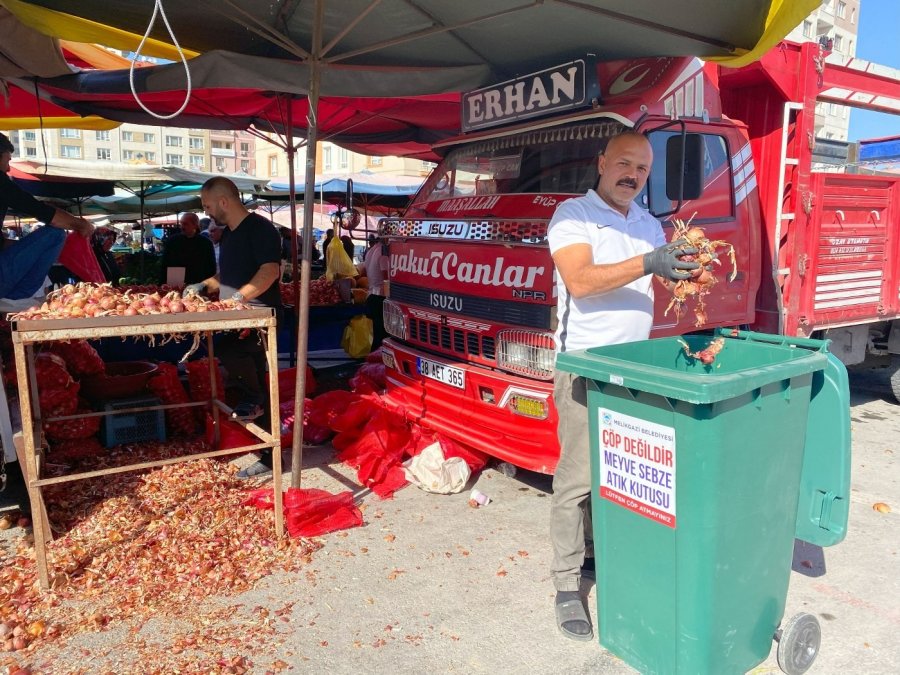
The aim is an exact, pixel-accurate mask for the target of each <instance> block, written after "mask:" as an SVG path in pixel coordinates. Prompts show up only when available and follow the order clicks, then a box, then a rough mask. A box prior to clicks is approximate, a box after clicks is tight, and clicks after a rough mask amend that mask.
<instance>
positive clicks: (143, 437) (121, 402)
mask: <svg viewBox="0 0 900 675" xmlns="http://www.w3.org/2000/svg"><path fill="white" fill-rule="evenodd" d="M160 403H161V402H160V400H159V399H158V398H156V397H153V396H141V397H136V398H120V399H116V400H115V401H109V402H107V403H106V405H105V406H104V410H106V411H107V412H112V411H115V410H126V409H128V408H141V407H147V406H155V405H160ZM100 433H101V436H102V439H103V445H104V446H106V447H107V448H111V447H113V446H114V445H122V444H124V443H140V442H142V441H165V440H166V416H165V411H163V410H139V411H136V412H127V413H120V414H118V415H107V416H106V417H104V418H103V425H102V428H101V430H100Z"/></svg>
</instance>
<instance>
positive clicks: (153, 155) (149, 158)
mask: <svg viewBox="0 0 900 675" xmlns="http://www.w3.org/2000/svg"><path fill="white" fill-rule="evenodd" d="M144 159H146V160H147V161H148V162H155V161H156V153H155V152H145V153H144Z"/></svg>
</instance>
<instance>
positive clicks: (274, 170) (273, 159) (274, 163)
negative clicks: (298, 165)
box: [269, 155, 278, 176]
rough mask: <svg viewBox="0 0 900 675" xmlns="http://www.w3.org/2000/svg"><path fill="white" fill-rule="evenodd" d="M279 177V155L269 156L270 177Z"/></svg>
mask: <svg viewBox="0 0 900 675" xmlns="http://www.w3.org/2000/svg"><path fill="white" fill-rule="evenodd" d="M277 175H278V155H269V176H277Z"/></svg>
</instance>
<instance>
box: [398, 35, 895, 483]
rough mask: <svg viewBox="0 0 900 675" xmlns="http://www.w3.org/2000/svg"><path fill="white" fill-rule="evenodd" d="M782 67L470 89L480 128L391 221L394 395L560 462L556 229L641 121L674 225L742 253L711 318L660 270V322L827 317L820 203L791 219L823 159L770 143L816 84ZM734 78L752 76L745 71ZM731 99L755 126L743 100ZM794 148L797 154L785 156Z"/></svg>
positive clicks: (780, 323) (435, 423)
mask: <svg viewBox="0 0 900 675" xmlns="http://www.w3.org/2000/svg"><path fill="white" fill-rule="evenodd" d="M813 47H814V45H811V44H810V45H808V46H804V47H803V48H802V49H805V50H806V51H805V52H803V51H802V50H801V48H800V47H799V46H796V45H794V46H793V47H790V49H791V50H793V51H790V52H789V53H788V54H787V55H788V56H789V57H791V58H794V60H795V63H794V64H793V65H790V64H789V65H788V66H787V69H788V70H790V69H791V68H793V70H794V71H798V72H801V71H802V66H803V65H804V64H807V63H812V62H813V57H814V54H813V52H812V51H811V49H812V48H813ZM779 56H780V57H781V60H782V61H783V60H785V59H784V54H781V55H779ZM779 63H780V61H779ZM779 67H780V68H781V69H782V70H784V69H785V68H784V67H782V66H774V65H769V66H767V65H766V64H765V62H763V64H762V65H755V66H754V67H753V68H756V71H755V75H754V76H753V78H752V79H751V80H748V81H753V82H754V86H755V87H756V89H755V90H753V91H752V93H750V94H748V95H741V93H740V92H739V91H737V92H734V91H725V92H723V91H721V89H722V86H721V81H723V80H725V79H726V78H724V77H722V76H721V74H720V69H719V68H718V66H715V65H712V64H703V63H702V62H701V61H700V60H699V59H692V58H672V57H665V58H644V59H635V60H630V61H616V62H606V63H603V62H599V63H598V62H595V61H594V60H593V59H590V58H587V59H584V60H581V61H580V62H572V63H568V64H563V65H562V66H559V67H557V68H556V69H548V70H545V71H541V72H540V73H536V74H530V75H526V76H523V77H522V78H517V79H515V80H510V81H508V82H504V83H500V84H498V85H495V86H493V87H487V88H484V89H482V90H478V91H476V92H471V93H469V94H466V95H464V96H463V98H462V105H461V108H462V128H463V130H464V131H465V132H466V133H464V134H463V135H461V136H460V137H458V138H455V139H452V140H449V141H446V142H443V143H441V144H440V145H438V146H436V148H435V149H436V150H437V151H438V152H439V154H441V155H442V156H443V160H442V161H441V162H440V164H439V165H438V166H437V167H436V168H435V169H434V171H433V172H432V174H431V175H430V176H429V178H428V179H427V180H426V181H425V183H424V184H423V186H422V188H421V189H420V191H419V192H418V194H417V195H416V196H415V197H414V199H413V201H412V203H411V206H410V207H409V209H408V210H407V211H406V213H405V214H404V216H403V217H401V218H396V219H387V220H385V221H383V222H382V225H381V228H382V234H383V235H384V236H385V237H386V239H387V242H388V249H389V253H390V272H389V279H390V283H389V286H390V290H389V296H390V297H389V299H388V301H387V302H386V303H385V306H384V319H385V327H386V330H387V332H388V333H389V335H390V338H389V339H388V340H386V341H385V342H384V346H383V359H384V362H385V364H386V366H387V380H388V391H387V399H388V401H389V402H390V403H393V404H395V405H396V407H397V408H398V409H402V410H403V411H404V412H405V414H406V415H407V416H408V417H409V418H410V419H414V420H416V421H418V422H420V423H422V424H424V425H426V426H428V427H430V428H432V429H435V430H437V431H440V432H443V433H446V434H448V435H449V436H451V437H452V438H454V439H456V440H458V441H460V442H463V443H466V444H468V445H471V446H474V447H476V448H478V449H480V450H482V451H484V452H486V453H488V454H489V455H492V456H494V457H496V458H498V459H501V460H504V461H507V462H510V463H512V464H514V465H516V466H519V467H523V468H526V469H530V470H534V471H540V472H546V473H552V472H553V470H554V468H555V465H556V461H557V459H558V455H559V447H558V441H557V436H556V413H555V410H554V407H553V401H552V389H553V382H552V378H553V371H554V359H555V349H554V330H555V327H556V297H555V290H554V289H555V278H554V267H553V261H552V259H551V257H550V254H549V250H548V247H547V241H546V236H547V227H548V224H549V222H550V219H551V217H552V216H553V213H554V210H555V209H556V207H557V206H558V205H559V204H560V203H561V202H563V201H565V200H566V199H571V198H573V197H576V196H580V195H583V194H585V193H586V192H587V191H588V190H592V189H594V188H595V187H596V184H597V179H598V172H597V157H598V155H599V153H601V152H602V151H603V148H604V147H605V145H606V143H607V141H608V140H609V138H610V137H612V136H614V135H615V134H617V133H619V132H620V131H622V130H624V129H626V128H630V129H636V130H638V131H641V132H643V133H645V134H646V135H647V137H648V138H649V140H650V142H651V145H652V147H653V155H654V156H653V166H652V169H651V174H650V178H649V180H648V182H647V186H646V187H645V189H644V191H643V192H642V193H641V194H640V195H639V197H638V200H637V201H638V203H639V205H640V206H641V207H642V208H645V209H647V210H648V211H649V212H650V213H651V214H653V215H654V216H656V217H657V218H659V219H660V221H661V223H662V226H663V229H664V231H665V233H666V236H667V238H668V239H671V238H672V233H673V229H674V223H673V221H674V220H676V219H679V220H681V221H685V222H686V221H690V222H691V224H692V225H695V226H699V227H702V228H703V229H704V230H705V233H706V236H707V237H709V238H710V239H714V240H722V241H725V242H728V244H730V245H732V246H733V247H734V250H735V253H736V259H735V262H736V270H735V273H734V275H733V276H732V275H731V271H732V270H731V264H730V261H728V260H722V261H721V262H722V263H723V264H722V265H721V266H720V267H719V268H718V269H717V270H716V277H717V283H716V284H715V286H713V288H712V290H711V293H710V294H709V295H708V296H706V298H705V304H706V312H705V315H701V314H695V313H694V312H693V311H691V308H692V305H691V304H690V302H689V303H688V305H687V309H688V311H686V312H684V313H682V314H681V315H680V316H678V315H676V314H675V312H674V311H673V310H672V309H668V305H669V303H670V301H671V299H672V295H671V293H670V292H668V291H667V290H666V289H664V288H663V287H662V286H661V285H659V284H657V283H654V290H655V312H654V325H653V330H652V333H651V336H652V337H658V336H666V335H677V334H684V333H688V332H692V331H697V330H707V329H711V328H714V327H717V326H748V327H753V328H756V329H760V328H762V329H764V330H766V329H768V330H769V331H770V332H788V331H789V332H788V334H791V335H809V334H810V333H812V332H814V331H813V330H811V329H812V328H817V329H818V330H820V331H821V330H825V329H826V328H827V323H826V324H821V325H815V326H814V325H813V324H811V323H810V320H811V319H812V317H809V316H807V317H804V321H805V323H801V320H800V317H799V315H798V311H797V308H798V307H799V305H797V303H798V302H799V300H798V298H800V297H801V295H802V294H803V293H807V294H808V289H807V288H805V287H803V288H801V287H800V286H799V285H798V283H799V282H800V281H802V279H800V278H799V272H800V270H799V269H797V268H796V265H797V264H798V262H799V261H800V260H801V258H800V257H799V256H800V255H801V254H802V253H803V252H802V251H798V249H797V246H802V245H804V244H803V243H802V242H804V241H806V240H804V239H802V233H799V232H798V228H799V227H800V226H801V224H802V221H803V220H804V219H805V217H806V215H807V214H804V213H802V211H801V212H800V213H799V214H798V215H797V217H796V218H794V219H793V220H791V221H790V222H788V221H787V220H786V219H784V218H783V216H784V214H785V213H787V212H788V211H791V212H797V211H799V209H793V208H792V207H789V206H788V205H789V204H793V203H794V201H796V202H797V203H798V204H802V203H803V201H802V200H803V199H804V197H803V196H802V193H799V192H797V187H798V186H799V185H801V184H805V183H809V182H810V178H809V173H810V170H809V168H808V167H809V161H810V159H809V153H806V154H803V153H802V150H801V149H797V148H798V147H799V146H802V145H805V144H802V143H799V142H797V141H792V140H791V139H792V134H790V133H787V134H786V136H785V139H786V140H785V141H784V143H783V144H782V145H781V146H779V147H778V148H777V153H775V152H774V149H773V147H772V145H771V143H770V141H771V140H772V138H773V137H774V136H775V135H776V134H777V135H778V136H779V140H780V132H781V126H780V122H781V119H782V115H783V110H784V109H786V108H785V106H786V105H787V104H788V103H789V102H791V100H792V96H793V95H795V94H796V93H797V91H796V89H797V88H798V87H799V86H801V85H800V84H796V83H795V84H793V85H792V84H791V83H790V82H789V81H787V80H785V73H783V72H777V71H778V68H779ZM767 68H768V70H767ZM735 72H736V73H741V72H742V70H738V71H735ZM791 72H793V71H791ZM582 76H583V79H579V78H582ZM731 77H734V78H737V75H733V76H731ZM767 78H769V80H770V81H768V82H767V81H766V79H767ZM795 80H796V82H798V83H802V86H806V87H808V86H811V85H810V83H809V82H808V81H807V80H806V79H805V78H802V77H800V76H796V77H795ZM734 86H735V87H738V88H739V87H740V86H743V85H742V84H741V81H740V79H739V78H738V79H735V80H734ZM807 98H809V97H808V96H807ZM723 99H725V100H727V102H728V104H729V106H731V108H734V109H737V108H740V109H741V112H744V113H746V114H747V117H746V119H749V120H750V122H751V126H749V127H748V125H747V124H745V123H744V122H742V121H739V118H737V116H734V117H731V116H729V115H728V114H726V113H725V112H724V111H723ZM811 100H812V102H813V104H814V101H815V93H813V95H812V98H811ZM754 101H758V102H759V104H758V107H756V106H754ZM801 101H802V99H801ZM808 105H809V103H808V102H804V103H801V104H800V105H799V109H801V110H802V109H803V108H804V106H808ZM795 107H796V104H795ZM795 128H796V129H799V130H801V131H802V129H803V120H802V119H800V118H797V119H794V118H791V124H790V128H789V129H788V131H791V130H793V129H795ZM791 143H793V145H791ZM791 148H793V150H791ZM792 152H793V154H794V155H795V157H796V159H795V161H793V162H786V161H782V160H783V158H785V157H787V156H790V155H791V153H792ZM779 180H780V182H779ZM816 180H818V179H816ZM813 182H814V181H813ZM821 182H822V183H823V184H828V183H829V181H828V180H825V179H822V181H821ZM831 183H832V184H833V183H834V179H833V178H832V179H831ZM778 186H780V189H779V187H778ZM858 187H864V186H863V185H862V183H860V185H859V186H858ZM895 187H896V185H895ZM763 188H764V189H765V190H766V191H768V193H767V194H765V195H761V194H760V191H761V189H763ZM776 190H779V191H778V194H779V195H782V199H781V200H778V199H776V197H775V194H774V193H775V191H776ZM894 194H897V192H896V191H895V192H894ZM779 205H780V206H779ZM776 206H778V208H779V209H780V212H776ZM801 216H803V218H801ZM779 222H780V223H781V226H780V227H779V226H776V223H779ZM810 243H812V242H810ZM895 245H896V242H895ZM791 247H792V248H791ZM810 260H812V258H811V257H810V256H807V259H806V263H805V264H809V261H810ZM773 261H780V262H777V263H776V262H773ZM792 265H793V266H794V267H792ZM792 272H793V275H792ZM893 288H894V296H896V295H897V292H896V291H897V286H896V283H895V284H894V286H893ZM804 297H805V296H804ZM667 309H668V311H667ZM822 309H826V308H825V307H823V308H822ZM875 319H879V320H883V317H880V316H877V315H876V316H874V317H872V319H871V320H875ZM855 321H856V322H857V323H858V322H859V321H858V319H855ZM808 329H809V330H808Z"/></svg>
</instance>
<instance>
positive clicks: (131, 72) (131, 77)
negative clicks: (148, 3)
mask: <svg viewBox="0 0 900 675" xmlns="http://www.w3.org/2000/svg"><path fill="white" fill-rule="evenodd" d="M157 12H159V15H160V16H161V17H162V20H163V23H164V24H165V26H166V30H167V31H169V36H170V37H171V38H172V44H174V45H175V49H177V50H178V56H179V57H181V62H182V63H183V64H184V74H185V76H186V77H187V88H186V90H185V93H184V102H183V103H182V104H181V107H180V108H179V109H178V110H176V111H175V112H173V113H172V114H171V115H160V114H159V113H155V112H153V111H152V110H150V108H148V107H147V106H145V105H144V102H143V101H141V99H140V97H139V96H138V94H137V90H136V89H135V88H134V66H135V64H136V63H137V61H138V57H139V56H140V55H141V49H143V48H144V43H145V42H146V41H147V38H148V37H150V31H151V30H153V24H154V23H156V14H157ZM128 84H129V85H130V86H131V95H132V96H134V100H135V101H137V104H138V105H139V106H141V108H142V109H143V111H144V112H145V113H147V114H148V115H152V116H153V117H155V118H156V119H159V120H170V119H172V118H174V117H178V116H179V115H180V114H181V113H182V112H183V111H184V109H185V108H186V107H187V104H188V102H189V101H190V100H191V69H190V67H189V66H188V62H187V58H186V57H185V55H184V51H183V50H182V49H181V45H179V44H178V38H176V37H175V32H174V31H173V30H172V26H170V25H169V19H168V18H167V17H166V11H165V10H164V9H163V6H162V0H156V1H155V3H154V5H153V15H152V16H151V17H150V25H149V26H147V32H145V33H144V37H143V38H141V43H140V44H139V45H138V48H137V51H136V52H135V53H134V58H133V59H132V60H131V67H130V68H129V69H128Z"/></svg>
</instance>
